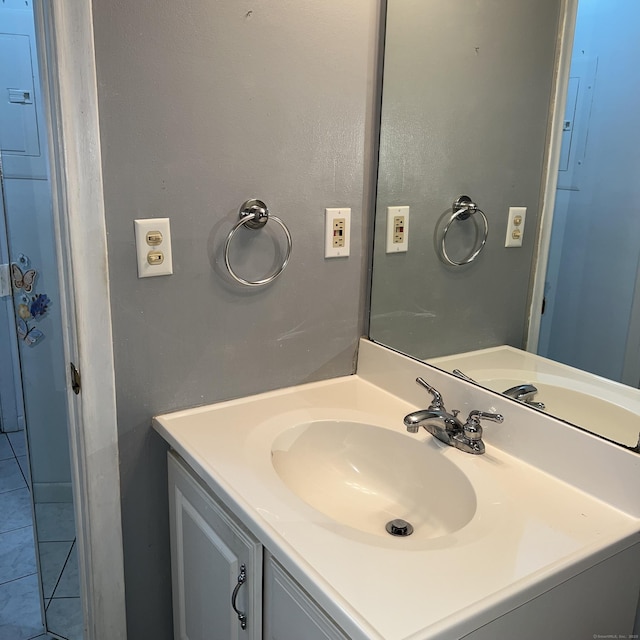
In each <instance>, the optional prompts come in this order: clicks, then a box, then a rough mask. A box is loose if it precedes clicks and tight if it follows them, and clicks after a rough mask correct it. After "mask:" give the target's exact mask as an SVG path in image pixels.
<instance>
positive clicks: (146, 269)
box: [133, 218, 173, 278]
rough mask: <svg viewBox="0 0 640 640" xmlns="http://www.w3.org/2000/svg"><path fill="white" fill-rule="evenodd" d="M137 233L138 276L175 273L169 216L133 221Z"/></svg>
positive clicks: (146, 276) (147, 276) (145, 276)
mask: <svg viewBox="0 0 640 640" xmlns="http://www.w3.org/2000/svg"><path fill="white" fill-rule="evenodd" d="M133 224H134V228H135V233H136V254H137V258H138V278H150V277H152V276H169V275H171V274H172V273H173V259H172V256H171V229H170V226H169V218H145V219H142V220H134V221H133Z"/></svg>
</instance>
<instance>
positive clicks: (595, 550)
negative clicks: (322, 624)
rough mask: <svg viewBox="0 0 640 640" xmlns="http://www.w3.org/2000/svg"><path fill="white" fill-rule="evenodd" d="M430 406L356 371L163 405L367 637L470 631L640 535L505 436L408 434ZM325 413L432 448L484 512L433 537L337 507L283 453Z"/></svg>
mask: <svg viewBox="0 0 640 640" xmlns="http://www.w3.org/2000/svg"><path fill="white" fill-rule="evenodd" d="M394 355H396V354H394ZM385 357H386V356H385ZM397 357H398V358H401V356H397ZM414 365H417V366H421V365H419V363H413V364H412V365H411V366H412V367H413V366H414ZM439 375H444V374H439ZM460 384H462V383H460ZM507 403H508V401H507ZM426 404H428V402H425V403H424V405H423V406H417V405H415V404H411V403H410V402H407V400H403V399H402V398H399V397H397V396H395V395H391V394H390V393H388V392H386V391H384V390H383V389H381V388H380V387H378V386H376V385H374V384H372V383H371V382H368V381H367V380H365V379H363V377H361V376H358V375H354V376H348V377H344V378H338V379H334V380H329V381H324V382H317V383H312V384H307V385H303V386H299V387H292V388H289V389H283V390H278V391H273V392H269V393H265V394H261V395H258V396H253V397H250V398H243V399H238V400H233V401H229V402H223V403H219V404H215V405H210V406H206V407H199V408H195V409H190V410H186V411H181V412H176V413H173V414H167V415H164V416H159V417H157V418H156V419H154V427H155V429H156V430H157V431H158V432H159V433H160V434H161V435H162V436H163V437H164V439H165V440H166V441H167V442H168V443H169V444H170V445H171V447H172V448H173V449H175V450H176V451H177V452H178V453H179V454H180V456H182V458H184V459H185V460H186V461H187V463H188V464H189V465H190V466H191V467H192V468H193V469H194V470H195V471H196V473H198V475H199V476H200V477H201V478H202V480H203V481H204V482H205V483H206V484H207V485H208V486H209V487H210V488H211V489H212V490H213V491H214V492H215V493H216V494H218V495H219V496H220V498H221V499H222V500H223V501H224V502H226V503H227V504H228V506H229V507H230V508H231V509H232V510H233V511H234V512H235V513H236V515H237V516H238V517H239V519H240V520H241V521H242V522H243V523H244V524H245V526H247V527H248V528H249V529H250V530H251V531H252V532H253V533H254V535H256V537H258V538H259V539H260V540H261V542H262V543H263V544H264V545H265V546H266V547H267V548H268V549H269V550H270V551H271V552H272V553H273V554H274V555H275V556H276V557H277V558H278V559H279V560H280V562H282V564H283V565H284V566H285V567H286V568H287V569H288V570H289V571H290V572H291V573H292V575H293V576H294V577H295V578H296V579H297V580H298V581H299V582H300V583H301V584H302V586H303V587H304V588H305V589H307V591H309V593H310V594H311V595H312V596H313V597H314V598H315V599H316V600H317V601H318V602H319V604H320V605H321V606H322V607H323V608H325V609H326V610H327V612H328V613H329V615H331V616H332V617H333V618H334V619H335V620H336V622H338V624H340V625H341V626H342V627H343V628H344V629H345V631H346V632H347V633H348V634H349V635H350V636H351V637H352V638H354V639H357V638H363V639H364V638H372V639H374V638H376V639H384V640H407V639H412V640H418V639H421V640H426V639H427V638H445V637H451V635H452V634H454V635H464V633H468V632H470V631H472V630H474V629H476V628H478V627H479V626H480V625H482V624H485V623H486V622H488V621H490V620H492V619H494V618H495V617H497V616H498V615H500V614H501V613H504V612H506V611H508V610H510V609H512V608H514V607H515V606H518V605H520V604H522V603H524V602H526V601H528V600H529V599H531V598H532V597H535V596H536V595H538V594H540V593H542V592H544V591H546V590H548V589H549V588H551V587H552V586H555V585H556V584H559V583H560V582H562V581H563V580H566V579H567V578H568V577H570V576H572V575H576V574H577V573H578V572H580V571H582V570H584V569H585V568H586V567H588V566H591V565H592V564H595V563H596V562H597V561H600V560H602V559H604V558H606V557H608V556H610V555H612V554H613V553H615V552H617V551H620V550H622V549H624V548H626V547H628V546H630V545H631V544H633V543H634V542H638V541H640V534H639V533H638V532H639V531H640V520H639V519H638V518H636V517H633V515H631V514H629V513H626V512H625V511H623V510H620V509H617V508H614V507H612V506H609V505H608V504H606V503H605V502H603V501H602V500H599V499H597V498H595V497H593V496H592V495H590V494H588V493H586V492H585V491H582V490H581V489H580V488H577V487H576V486H572V485H571V484H569V483H567V482H564V481H561V480H559V479H558V478H556V477H554V476H553V475H552V474H550V473H547V472H544V471H540V470H538V469H537V468H535V467H533V466H531V465H530V464H528V463H526V462H523V461H522V460H521V459H519V458H516V457H514V456H512V455H509V454H508V453H506V452H505V451H503V450H501V449H499V448H497V447H496V446H492V445H490V444H489V443H488V444H487V452H486V453H485V454H484V455H480V456H474V455H470V454H466V453H463V452H461V451H459V450H457V449H454V448H453V447H447V446H446V445H443V444H441V443H440V442H438V441H436V440H435V439H434V438H433V437H432V436H431V435H429V434H428V433H427V432H426V431H424V430H421V431H420V432H419V433H418V434H415V435H412V434H407V433H406V431H405V430H404V426H403V424H402V418H403V417H404V415H405V414H407V413H408V412H410V411H412V410H415V409H417V408H424V406H426ZM506 406H509V405H508V404H507V405H506ZM476 408H481V409H485V410H489V407H476ZM513 411H515V413H513ZM524 411H525V412H526V411H527V409H526V408H525V409H524ZM521 412H522V410H521V409H520V408H519V407H515V408H514V410H512V411H511V413H510V414H508V415H505V424H508V421H509V419H510V418H511V417H512V416H513V415H516V416H519V415H521ZM505 414H507V412H505ZM525 415H527V416H528V414H525ZM536 419H538V420H539V419H544V418H536ZM316 420H347V421H353V422H363V423H368V424H371V425H375V426H379V427H382V428H385V429H391V430H395V431H398V432H399V433H403V434H405V436H404V437H407V438H411V439H412V440H414V441H415V446H416V447H430V448H432V449H433V450H434V453H435V454H436V455H440V456H445V457H446V458H448V459H449V460H450V461H451V462H452V463H453V464H454V465H455V466H456V467H457V468H459V469H460V470H461V471H462V472H463V473H464V474H465V475H466V477H467V478H468V479H469V481H470V482H471V485H472V486H473V488H474V490H475V493H476V498H477V508H476V511H475V514H474V517H473V518H472V519H471V521H470V522H469V523H468V524H467V525H466V526H465V527H463V528H461V529H460V530H458V531H456V532H454V533H451V534H449V535H444V536H441V537H437V538H431V539H429V540H424V539H419V538H417V537H416V538H412V537H408V538H392V537H391V536H374V535H372V534H368V533H364V532H361V531H358V530H356V529H352V528H348V527H345V526H343V525H340V524H338V523H336V522H335V521H333V520H331V519H330V518H328V517H327V516H324V515H323V514H321V513H320V512H318V511H316V510H315V509H313V508H311V507H310V506H308V505H307V504H306V503H305V502H303V501H302V500H301V499H300V498H298V497H297V496H296V495H295V494H294V493H293V492H292V491H291V490H290V489H289V488H288V487H287V486H286V485H285V484H284V482H283V481H282V480H281V479H280V477H279V476H278V475H277V473H276V472H275V470H274V468H273V466H272V463H271V446H272V443H273V441H274V439H275V438H276V437H277V436H278V435H279V434H281V433H282V432H284V431H286V430H287V429H289V428H291V427H294V426H296V425H299V424H301V423H304V422H312V421H316ZM492 427H493V425H491V426H488V427H487V431H489V430H490V429H491V428H492ZM501 428H502V426H501ZM566 428H570V427H566ZM576 433H578V432H577V431H576ZM584 436H585V434H580V437H584ZM603 445H607V443H603ZM623 453H627V452H623ZM628 455H634V454H628ZM390 464H402V461H401V460H390ZM433 490H434V491H446V487H434V488H433Z"/></svg>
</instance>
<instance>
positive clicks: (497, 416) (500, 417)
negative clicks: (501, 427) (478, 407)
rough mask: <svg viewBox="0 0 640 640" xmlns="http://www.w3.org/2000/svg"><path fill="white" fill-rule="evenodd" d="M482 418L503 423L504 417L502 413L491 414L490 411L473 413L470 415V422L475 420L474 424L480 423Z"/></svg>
mask: <svg viewBox="0 0 640 640" xmlns="http://www.w3.org/2000/svg"><path fill="white" fill-rule="evenodd" d="M480 418H484V419H485V420H492V421H493V422H503V421H504V416H503V415H502V414H501V413H489V412H488V411H472V412H471V413H470V414H469V418H468V420H467V421H469V420H473V421H474V422H480Z"/></svg>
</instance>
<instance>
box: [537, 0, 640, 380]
mask: <svg viewBox="0 0 640 640" xmlns="http://www.w3.org/2000/svg"><path fill="white" fill-rule="evenodd" d="M639 25H640V5H639V4H638V3H637V2H636V1H635V0H608V1H607V2H598V1H597V0H580V5H579V13H578V25H577V30H576V35H575V45H574V54H573V60H574V61H575V62H576V63H577V64H578V65H580V64H581V63H582V61H583V60H585V59H588V60H595V59H596V58H597V74H596V78H595V84H594V86H593V92H592V93H593V95H592V102H591V104H588V105H586V108H584V109H583V110H582V111H581V116H582V118H583V122H582V123H581V122H579V121H578V122H577V123H576V126H585V122H584V120H585V119H588V135H586V138H585V140H584V147H583V149H582V148H581V149H580V153H578V154H576V155H575V156H574V159H575V162H576V163H578V162H579V163H580V164H576V165H574V166H573V167H572V168H571V173H572V174H573V175H572V180H571V181H570V182H571V186H572V187H573V189H572V190H565V191H562V192H559V198H558V206H557V208H556V212H555V214H554V230H553V234H554V235H553V237H552V245H551V252H552V253H554V252H555V253H557V254H558V255H559V274H558V280H557V284H556V288H555V290H553V289H552V290H551V291H550V296H553V298H552V299H551V300H550V301H549V300H548V302H550V303H551V304H550V307H551V311H552V314H553V315H552V316H551V317H549V316H547V314H545V316H547V317H545V316H543V321H544V322H545V323H547V322H549V323H550V327H548V328H547V330H548V332H549V335H550V338H549V347H548V350H547V351H545V352H542V351H541V354H542V355H546V356H548V357H551V358H553V359H556V360H560V361H561V362H565V363H566V364H570V365H573V366H576V367H579V368H581V369H586V370H587V371H591V372H593V373H596V374H599V375H602V376H605V377H607V378H611V379H614V380H622V373H623V366H624V360H625V355H626V354H625V349H626V343H627V334H628V331H629V318H630V314H631V309H632V305H633V296H634V288H635V281H636V276H637V272H638V261H639V258H640V242H639V241H638V239H639V238H640V207H639V206H638V204H637V203H638V202H639V201H640V200H639V198H640V183H639V182H638V168H639V167H640V128H639V127H638V123H637V119H638V113H640V85H639V84H638V82H637V61H638V60H639V59H640V41H639V40H638V37H637V29H638V26H639ZM563 230H564V233H562V231H563ZM558 238H560V239H559V240H558ZM558 242H559V243H561V244H560V246H558V245H557V244H555V243H558ZM547 279H548V280H549V277H548V278H547ZM636 357H637V356H636ZM636 384H637V381H636Z"/></svg>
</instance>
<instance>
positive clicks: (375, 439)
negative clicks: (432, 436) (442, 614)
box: [272, 420, 476, 540]
mask: <svg viewBox="0 0 640 640" xmlns="http://www.w3.org/2000/svg"><path fill="white" fill-rule="evenodd" d="M430 445H431V443H429V444H427V443H425V442H420V441H417V440H416V439H415V438H412V437H410V436H407V435H404V434H403V433H399V432H394V431H390V430H388V429H384V428H382V427H376V426H373V425H369V424H363V423H358V422H349V421H341V420H318V421H314V422H308V423H304V424H300V425H297V426H296V427H293V428H291V429H288V430H287V431H284V432H283V433H281V434H280V435H279V436H278V437H277V438H276V439H275V441H274V443H273V446H272V463H273V467H274V469H275V471H276V473H277V474H278V475H279V476H280V478H281V479H282V481H283V482H284V483H285V484H286V485H287V487H288V488H289V489H290V490H291V491H293V492H294V493H295V494H296V495H297V496H298V497H300V498H301V499H302V500H304V501H305V502H306V503H307V504H308V505H310V506H311V507H313V508H315V509H316V510H318V511H320V512H321V513H323V514H324V515H325V516H328V517H329V518H331V519H333V520H334V521H336V522H338V523H339V524H342V525H346V526H348V527H351V528H353V529H357V530H359V531H363V532H365V533H369V534H374V535H379V536H389V534H388V533H387V531H386V530H385V525H386V524H387V522H389V521H390V520H394V519H398V518H400V519H404V520H406V521H407V522H409V523H410V524H411V525H412V526H413V527H414V532H413V533H412V534H411V538H410V539H413V540H415V539H423V540H424V539H432V538H438V537H441V536H444V535H447V534H450V533H453V532H454V531H457V530H459V529H461V528H462V527H464V526H465V525H466V524H467V523H468V522H469V521H470V520H471V519H472V518H473V515H474V513H475V511H476V495H475V492H474V490H473V487H472V486H471V484H470V482H469V480H468V479H467V477H466V476H465V475H464V473H462V471H460V470H459V469H458V467H456V466H455V465H454V464H453V463H452V462H451V461H450V460H448V459H447V458H446V457H444V456H443V455H442V454H441V452H440V451H441V450H440V449H438V448H434V447H433V446H430Z"/></svg>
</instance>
